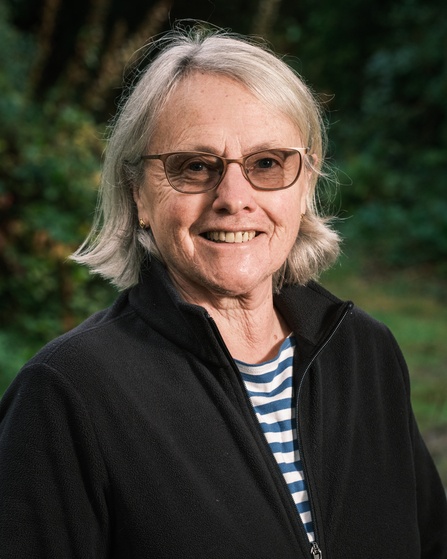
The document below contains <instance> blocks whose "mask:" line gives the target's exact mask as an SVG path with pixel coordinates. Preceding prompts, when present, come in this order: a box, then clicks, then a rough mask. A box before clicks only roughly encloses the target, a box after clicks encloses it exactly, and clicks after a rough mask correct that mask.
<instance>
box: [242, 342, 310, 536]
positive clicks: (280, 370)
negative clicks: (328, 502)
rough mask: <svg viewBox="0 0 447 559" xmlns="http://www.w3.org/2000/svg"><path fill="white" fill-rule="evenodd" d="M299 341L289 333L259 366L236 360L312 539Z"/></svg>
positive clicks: (260, 421)
mask: <svg viewBox="0 0 447 559" xmlns="http://www.w3.org/2000/svg"><path fill="white" fill-rule="evenodd" d="M295 345H296V340H295V337H294V336H293V335H291V336H289V337H288V338H287V339H286V340H285V341H284V343H283V344H282V346H281V348H280V350H279V353H278V355H277V356H276V357H275V358H274V359H272V360H271V361H266V362H265V363H261V364H259V365H248V364H246V363H242V362H241V361H236V363H237V366H238V367H239V370H240V372H241V375H242V378H243V380H244V383H245V387H246V389H247V392H248V395H249V397H250V400H251V403H252V404H253V407H254V410H255V412H256V416H257V418H258V420H259V423H260V424H261V427H262V430H263V431H264V434H265V436H266V438H267V442H268V443H269V445H270V448H271V450H272V452H273V455H274V456H275V458H276V461H277V462H278V465H279V467H280V469H281V471H282V473H283V475H284V479H285V480H286V483H287V485H288V487H289V489H290V492H291V494H292V497H293V500H294V502H295V505H296V507H297V509H298V512H299V514H300V517H301V520H302V522H303V524H304V527H305V529H306V532H307V537H308V538H309V541H310V542H313V541H314V539H315V537H314V530H313V526H312V518H311V513H310V507H309V499H308V496H307V488H306V482H305V480H304V473H303V467H302V464H301V459H300V452H299V449H298V440H297V434H296V406H295V403H296V398H295V393H294V389H293V382H292V373H293V367H292V362H293V354H294V351H295Z"/></svg>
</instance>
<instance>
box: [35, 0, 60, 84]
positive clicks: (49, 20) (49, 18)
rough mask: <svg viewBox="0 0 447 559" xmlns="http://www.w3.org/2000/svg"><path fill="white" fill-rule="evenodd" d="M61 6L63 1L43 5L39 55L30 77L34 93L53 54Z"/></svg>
mask: <svg viewBox="0 0 447 559" xmlns="http://www.w3.org/2000/svg"><path fill="white" fill-rule="evenodd" d="M60 4H61V0H45V3H44V5H43V10H42V22H41V25H40V29H39V32H38V36H37V45H38V54H37V56H36V60H35V63H34V68H33V71H32V73H31V76H30V88H31V91H34V90H35V89H36V87H37V85H38V84H39V81H40V79H41V77H42V72H43V69H44V67H45V64H46V62H47V59H48V56H49V54H50V53H51V39H52V36H53V31H54V27H55V24H56V17H57V14H58V12H59V8H60Z"/></svg>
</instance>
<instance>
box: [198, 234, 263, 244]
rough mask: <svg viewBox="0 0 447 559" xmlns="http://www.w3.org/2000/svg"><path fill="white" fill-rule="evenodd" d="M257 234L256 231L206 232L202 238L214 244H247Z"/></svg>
mask: <svg viewBox="0 0 447 559" xmlns="http://www.w3.org/2000/svg"><path fill="white" fill-rule="evenodd" d="M257 234H258V233H256V231H207V232H206V233H203V235H202V236H203V237H205V239H208V240H209V241H213V242H215V243H247V242H248V241H251V240H252V239H254V238H255V237H256V235H257Z"/></svg>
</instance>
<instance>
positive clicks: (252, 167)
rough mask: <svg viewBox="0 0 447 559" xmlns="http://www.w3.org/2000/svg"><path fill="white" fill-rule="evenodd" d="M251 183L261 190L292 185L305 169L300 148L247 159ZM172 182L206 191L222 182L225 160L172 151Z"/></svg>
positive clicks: (169, 169)
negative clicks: (302, 166)
mask: <svg viewBox="0 0 447 559" xmlns="http://www.w3.org/2000/svg"><path fill="white" fill-rule="evenodd" d="M244 168H245V173H246V175H247V177H248V179H249V181H250V183H251V184H252V185H253V186H255V187H256V188H260V189H272V190H273V189H281V188H287V187H288V186H291V185H292V184H293V183H294V182H295V181H296V179H297V178H298V175H299V172H300V169H301V154H300V152H299V151H296V150H288V149H275V150H267V151H262V152H259V153H254V154H252V155H250V157H248V158H247V159H246V161H245V166H244ZM165 169H166V175H167V177H168V180H169V182H170V183H171V185H172V186H173V187H174V188H176V189H177V190H179V191H181V192H204V191H206V190H211V189H212V188H214V187H215V186H216V185H217V183H218V182H219V181H220V179H221V176H222V173H223V171H224V162H223V160H222V159H220V158H219V157H217V156H213V155H211V154H203V153H194V152H184V153H174V154H171V155H170V156H169V157H168V158H167V159H166V162H165Z"/></svg>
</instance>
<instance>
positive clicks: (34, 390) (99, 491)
mask: <svg viewBox="0 0 447 559" xmlns="http://www.w3.org/2000/svg"><path fill="white" fill-rule="evenodd" d="M96 443H97V441H96V439H95V434H94V432H93V429H92V426H91V424H90V420H89V414H88V412H87V410H86V409H85V408H84V406H83V404H82V401H81V399H80V397H79V395H78V393H77V392H76V390H74V388H73V387H72V386H71V384H70V383H69V382H68V381H67V379H66V378H64V377H62V376H61V375H59V374H58V373H57V371H55V370H53V369H52V368H50V367H48V366H47V365H32V366H28V367H26V368H25V369H23V370H22V371H21V373H19V375H18V376H17V378H16V379H15V380H14V382H13V383H12V385H11V386H10V388H9V389H8V390H7V392H6V393H5V395H4V397H3V399H2V402H1V404H0V557H5V558H6V557H20V558H21V559H26V558H33V559H34V558H42V559H43V558H45V559H52V558H61V557H64V559H75V558H76V559H81V558H82V559H88V558H90V557H91V558H93V557H94V558H95V559H96V558H101V557H106V555H107V540H108V537H107V534H108V530H109V525H108V513H107V497H106V490H105V487H106V471H105V467H104V464H103V462H102V460H101V456H100V453H99V451H98V445H97V444H96Z"/></svg>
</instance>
